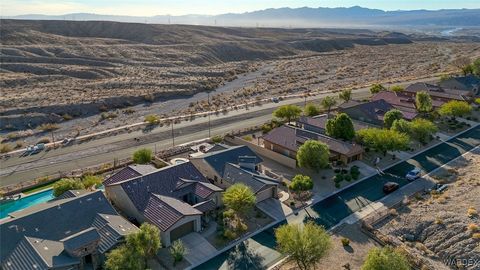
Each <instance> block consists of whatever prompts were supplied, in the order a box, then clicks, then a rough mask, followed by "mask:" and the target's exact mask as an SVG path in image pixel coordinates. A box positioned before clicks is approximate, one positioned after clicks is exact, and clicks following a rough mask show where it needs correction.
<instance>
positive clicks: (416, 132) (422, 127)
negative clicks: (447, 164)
mask: <svg viewBox="0 0 480 270" xmlns="http://www.w3.org/2000/svg"><path fill="white" fill-rule="evenodd" d="M437 131H438V128H437V126H436V125H435V124H434V123H432V122H431V121H429V120H426V119H422V118H418V119H414V120H413V121H412V122H410V132H409V134H410V136H412V137H413V138H415V139H417V140H418V141H420V142H421V143H426V142H427V140H428V139H429V138H430V137H431V136H432V135H433V134H435V132H437Z"/></svg>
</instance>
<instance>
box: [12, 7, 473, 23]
mask: <svg viewBox="0 0 480 270" xmlns="http://www.w3.org/2000/svg"><path fill="white" fill-rule="evenodd" d="M9 18H11V19H29V20H99V21H120V22H138V23H146V22H147V23H164V24H168V23H172V24H200V25H222V26H250V27H251V26H271V27H288V26H292V27H319V26H357V27H358V26H429V27H431V26H444V27H445V26H463V27H465V26H473V27H475V26H479V25H480V9H448V10H434V11H431V10H408V11H383V10H379V9H368V8H362V7H358V6H355V7H350V8H322V7H319V8H309V7H303V8H277V9H273V8H272V9H265V10H259V11H253V12H246V13H228V14H220V15H215V16H208V15H183V16H168V15H158V16H152V17H135V16H115V15H98V14H88V13H74V14H66V15H59V16H48V15H39V14H30V15H21V16H14V17H9Z"/></svg>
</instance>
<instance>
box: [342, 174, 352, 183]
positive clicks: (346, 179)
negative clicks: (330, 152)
mask: <svg viewBox="0 0 480 270" xmlns="http://www.w3.org/2000/svg"><path fill="white" fill-rule="evenodd" d="M343 178H344V179H345V181H347V182H350V181H352V176H351V175H350V174H346V175H345V176H344V177H343Z"/></svg>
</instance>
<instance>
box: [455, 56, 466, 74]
mask: <svg viewBox="0 0 480 270" xmlns="http://www.w3.org/2000/svg"><path fill="white" fill-rule="evenodd" d="M451 64H452V66H454V67H456V68H458V69H459V70H461V71H462V73H463V75H467V74H468V73H469V69H470V58H468V57H466V56H462V57H458V58H455V59H454V60H453V61H452V62H451Z"/></svg>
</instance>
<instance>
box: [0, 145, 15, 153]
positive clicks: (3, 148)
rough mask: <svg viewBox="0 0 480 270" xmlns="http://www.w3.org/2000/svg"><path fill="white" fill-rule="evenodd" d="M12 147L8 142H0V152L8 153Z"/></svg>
mask: <svg viewBox="0 0 480 270" xmlns="http://www.w3.org/2000/svg"><path fill="white" fill-rule="evenodd" d="M12 150H13V149H12V147H11V146H10V145H9V144H1V145H0V153H8V152H10V151H12Z"/></svg>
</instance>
